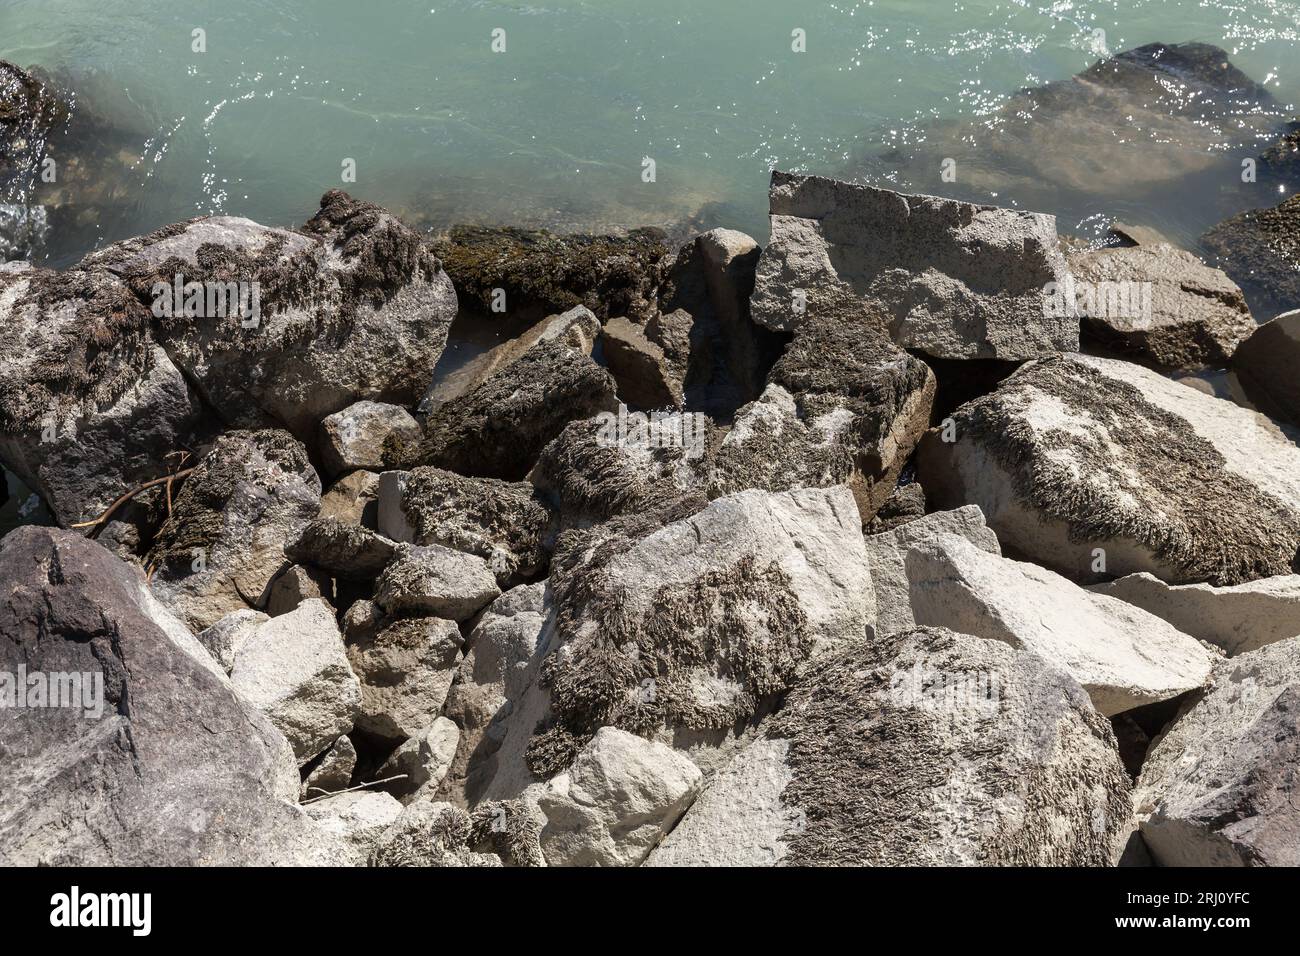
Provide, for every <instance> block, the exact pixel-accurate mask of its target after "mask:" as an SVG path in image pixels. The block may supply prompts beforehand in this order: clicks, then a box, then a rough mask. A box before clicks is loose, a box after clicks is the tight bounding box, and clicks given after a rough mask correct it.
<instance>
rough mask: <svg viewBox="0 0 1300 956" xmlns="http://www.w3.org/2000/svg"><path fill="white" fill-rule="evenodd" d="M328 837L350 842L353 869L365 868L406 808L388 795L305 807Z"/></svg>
mask: <svg viewBox="0 0 1300 956" xmlns="http://www.w3.org/2000/svg"><path fill="white" fill-rule="evenodd" d="M303 809H304V811H306V813H307V816H309V817H311V818H312V819H313V820H314V821H316V825H317V826H318V827H320V828H321V829H322V830H324V831H325V832H327V833H330V834H333V835H335V836H337V837H338V838H339V839H341V840H344V841H346V842H347V844H348V846H349V847H351V849H352V851H353V859H352V860H351V861H350V862H351V865H353V866H365V865H366V863H367V861H368V860H369V859H370V854H371V851H372V850H373V849H374V846H375V844H376V842H377V841H378V840H379V838H380V837H381V836H382V835H383V834H384V832H385V831H386V830H387V829H388V828H389V827H390V826H392V825H393V823H395V822H396V821H397V818H398V816H399V815H400V814H401V812H402V805H401V804H400V803H399V802H398V801H397V800H395V799H393V797H392V796H390V795H389V794H387V793H374V792H373V791H357V792H355V793H341V794H339V795H338V796H336V797H330V798H328V799H326V800H317V801H315V802H313V803H309V804H307V805H306V806H304V807H303Z"/></svg>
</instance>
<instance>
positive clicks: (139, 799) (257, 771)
mask: <svg viewBox="0 0 1300 956" xmlns="http://www.w3.org/2000/svg"><path fill="white" fill-rule="evenodd" d="M0 579H2V580H4V582H5V586H6V589H7V595H8V596H7V597H6V599H5V601H4V603H3V605H0V673H4V674H5V675H6V677H8V676H9V675H12V674H16V673H20V672H21V671H20V669H22V671H25V672H26V674H27V675H28V677H29V680H30V678H31V677H34V676H36V675H42V676H54V675H71V676H76V677H78V678H79V679H80V681H81V689H82V691H83V693H85V692H87V691H90V692H91V693H89V694H87V695H86V696H85V697H84V698H80V699H78V700H76V701H73V702H71V703H73V704H74V706H59V707H51V706H40V707H17V706H8V705H9V704H11V703H15V701H14V700H13V699H12V697H10V699H8V700H6V706H5V707H4V708H0V762H2V763H3V765H4V779H5V786H4V800H3V801H0V862H3V863H4V864H6V865H11V866H12V865H25V866H34V865H49V866H60V865H62V866H142V865H148V866H193V865H197V864H210V865H226V866H232V865H259V866H265V865H274V864H281V865H287V864H303V863H325V864H329V863H339V862H344V861H345V860H346V847H345V846H343V845H341V844H340V843H339V841H338V840H336V839H334V838H331V837H329V836H328V835H327V834H323V833H322V832H321V831H319V830H318V829H317V828H316V827H315V826H313V825H312V823H311V821H310V820H309V819H308V818H307V817H306V816H305V815H303V814H302V812H301V811H300V810H298V808H297V807H296V806H294V805H293V803H295V802H296V800H297V794H298V769H297V764H296V761H295V760H294V757H293V752H292V750H291V749H290V747H289V744H288V743H287V742H286V741H285V739H284V736H283V735H282V734H281V733H280V732H279V731H278V730H276V729H275V727H274V726H273V725H272V723H271V721H269V720H268V719H267V718H266V717H264V716H263V715H262V714H261V713H260V712H259V711H258V710H257V709H256V708H255V707H253V706H252V705H251V704H250V703H249V702H248V701H247V700H246V699H245V698H244V697H243V696H242V695H241V694H240V693H238V692H237V691H236V690H235V689H234V688H233V687H232V686H231V684H230V681H229V680H228V679H227V678H226V676H225V674H224V672H223V671H222V670H221V669H220V668H219V667H218V666H217V665H216V664H215V662H213V661H212V660H211V659H210V658H209V656H208V654H207V652H206V651H205V650H204V649H203V648H202V647H201V646H200V645H199V644H198V642H197V641H195V640H194V638H193V637H191V636H190V634H189V632H188V631H187V630H186V628H185V626H184V625H183V624H182V623H181V622H180V621H178V620H176V619H175V618H174V617H172V616H171V615H170V614H168V613H167V612H166V611H165V610H163V608H162V607H161V606H160V605H159V604H158V603H157V602H156V601H155V600H154V599H153V598H152V596H151V595H150V594H149V591H148V588H147V587H146V586H145V583H144V580H143V578H142V577H141V575H140V574H139V572H138V571H136V570H134V569H132V568H131V567H130V566H129V565H127V564H125V563H124V562H122V561H121V560H119V559H118V558H116V557H114V556H113V555H111V554H110V553H109V552H107V551H106V550H105V549H103V548H102V547H100V546H99V545H97V544H95V543H93V542H90V541H87V540H85V539H84V538H82V537H80V536H79V535H76V534H74V533H71V532H66V531H59V530H55V529H50V528H35V527H26V528H20V529H18V530H17V531H14V532H13V533H11V534H9V535H8V536H7V537H6V538H5V539H4V541H3V542H2V543H0ZM60 686H63V687H64V688H70V687H72V686H75V685H69V684H67V683H63V684H61V685H60ZM18 689H19V690H20V691H21V690H26V687H24V686H22V684H21V682H20V685H19V688H18ZM0 690H2V691H3V693H4V694H5V695H6V696H8V695H11V694H12V693H13V692H14V690H15V688H14V686H13V684H12V683H6V686H4V687H3V688H0ZM46 702H47V703H48V698H47V701H46Z"/></svg>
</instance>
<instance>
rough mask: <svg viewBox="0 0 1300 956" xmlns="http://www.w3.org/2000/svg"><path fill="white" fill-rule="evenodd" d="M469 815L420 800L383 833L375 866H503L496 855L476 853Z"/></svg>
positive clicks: (372, 859) (374, 856)
mask: <svg viewBox="0 0 1300 956" xmlns="http://www.w3.org/2000/svg"><path fill="white" fill-rule="evenodd" d="M472 833H473V823H472V821H471V820H470V817H469V815H468V814H467V813H466V812H465V811H464V810H461V809H458V808H457V807H453V806H452V805H451V804H449V803H429V802H428V801H424V800H421V801H417V802H415V803H412V804H410V805H409V806H407V807H406V808H405V809H403V810H402V812H401V814H399V815H398V817H397V819H396V820H395V821H394V822H393V825H392V826H390V827H389V828H388V829H387V830H385V831H384V832H383V833H382V834H380V836H379V839H378V840H377V841H376V842H375V848H374V850H373V852H372V853H371V856H370V864H371V866H500V865H501V858H500V857H498V856H496V855H495V854H493V853H475V852H474V851H472V850H470V849H469V847H468V843H469V841H470V839H471V836H472Z"/></svg>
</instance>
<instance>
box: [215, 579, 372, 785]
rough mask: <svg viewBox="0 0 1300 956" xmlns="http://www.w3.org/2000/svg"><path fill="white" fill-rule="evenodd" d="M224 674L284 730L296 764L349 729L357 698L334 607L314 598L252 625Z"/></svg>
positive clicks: (356, 685) (358, 702)
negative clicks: (228, 673) (248, 634)
mask: <svg viewBox="0 0 1300 956" xmlns="http://www.w3.org/2000/svg"><path fill="white" fill-rule="evenodd" d="M230 680H231V682H232V683H233V684H234V686H235V689H236V690H238V691H239V692H240V693H241V694H243V695H244V697H245V698H247V700H248V701H249V702H250V703H251V704H253V705H254V706H255V707H257V708H258V709H259V710H261V711H262V712H263V713H264V714H266V715H267V717H269V718H270V719H271V723H273V724H275V726H276V727H277V728H278V729H279V730H280V731H281V732H282V733H284V735H285V737H287V738H288V740H289V743H290V744H291V745H292V746H293V752H294V755H295V756H296V757H297V758H298V763H299V764H300V765H301V764H304V763H306V762H307V761H308V760H310V759H311V758H312V757H315V756H316V755H317V754H319V753H320V752H321V751H322V750H324V749H325V748H326V747H328V746H330V745H331V744H333V743H334V741H336V740H337V739H338V738H339V737H341V736H342V735H343V734H346V733H349V732H350V731H351V730H352V726H353V722H354V721H355V720H356V718H357V714H358V710H359V708H360V707H361V704H362V695H361V684H360V682H359V681H358V680H357V675H356V674H354V673H353V672H352V668H351V667H350V666H349V665H348V656H347V654H346V653H345V652H344V648H343V636H342V635H341V634H340V633H339V628H338V624H337V623H335V621H334V611H333V610H332V609H331V608H330V606H329V605H328V604H326V603H325V602H324V601H322V600H319V599H313V600H308V601H304V602H303V603H302V604H300V605H299V606H298V607H297V608H296V609H295V610H293V611H290V612H289V613H288V614H282V615H280V616H279V617H274V618H271V620H269V621H267V622H265V623H264V624H262V625H261V626H260V627H258V629H257V631H256V632H255V633H254V634H252V635H251V636H250V637H249V638H248V639H247V640H245V641H244V643H243V644H242V645H241V646H240V647H239V650H238V651H237V652H236V653H235V666H234V669H233V670H231V672H230Z"/></svg>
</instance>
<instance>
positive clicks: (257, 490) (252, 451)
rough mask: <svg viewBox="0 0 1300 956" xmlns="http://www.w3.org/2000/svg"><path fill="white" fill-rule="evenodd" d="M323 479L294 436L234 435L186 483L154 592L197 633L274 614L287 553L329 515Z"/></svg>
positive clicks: (160, 553)
mask: <svg viewBox="0 0 1300 956" xmlns="http://www.w3.org/2000/svg"><path fill="white" fill-rule="evenodd" d="M320 490H321V489H320V479H318V478H317V477H316V472H315V470H314V469H313V468H312V466H311V463H310V462H309V461H308V460H307V453H306V451H305V450H304V448H303V447H302V445H300V444H299V443H298V442H297V441H295V440H294V439H293V437H292V436H291V435H289V434H288V433H287V432H284V431H279V430H272V429H266V430H263V431H256V432H246V431H233V432H227V433H226V434H224V435H222V436H221V437H220V438H219V439H217V441H216V443H215V444H214V445H213V446H212V449H211V450H210V451H209V452H208V454H207V455H206V456H205V457H204V458H203V459H202V461H200V462H199V464H198V465H196V466H195V468H194V472H193V473H192V474H191V475H190V476H189V477H188V478H187V479H186V480H185V484H184V485H183V486H182V488H181V490H180V492H179V493H177V494H176V499H175V502H174V505H173V508H172V512H171V517H169V518H168V519H167V521H166V522H165V523H164V524H163V526H162V528H161V529H159V531H158V535H157V537H156V538H155V539H154V542H153V548H152V550H151V551H150V554H149V563H150V564H151V565H153V566H154V567H156V568H157V571H156V573H155V574H154V576H153V581H152V584H153V589H154V593H155V594H157V595H158V598H159V600H161V601H162V602H163V603H164V604H166V605H167V606H168V607H169V608H171V609H172V611H173V612H174V613H176V614H178V615H180V616H181V617H182V618H183V619H184V620H185V621H186V622H187V623H188V624H189V625H190V627H192V628H193V629H194V630H196V631H197V630H202V629H203V628H205V627H208V626H210V625H212V624H215V623H216V622H217V621H218V620H220V619H221V618H222V617H223V616H224V615H226V614H228V613H229V612H231V611H236V610H240V609H242V608H245V607H250V606H251V607H257V608H265V607H266V602H267V600H268V598H269V597H270V585H271V582H272V581H273V580H274V579H275V576H276V575H277V574H279V573H280V570H281V569H282V568H283V567H284V565H285V564H286V556H285V553H284V548H285V546H286V545H287V544H288V543H289V542H290V541H293V540H294V539H295V538H296V537H297V536H298V534H299V533H300V532H301V530H302V529H303V527H305V526H306V524H307V522H309V521H311V519H312V518H313V517H315V515H316V512H317V510H318V509H319V507H320Z"/></svg>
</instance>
